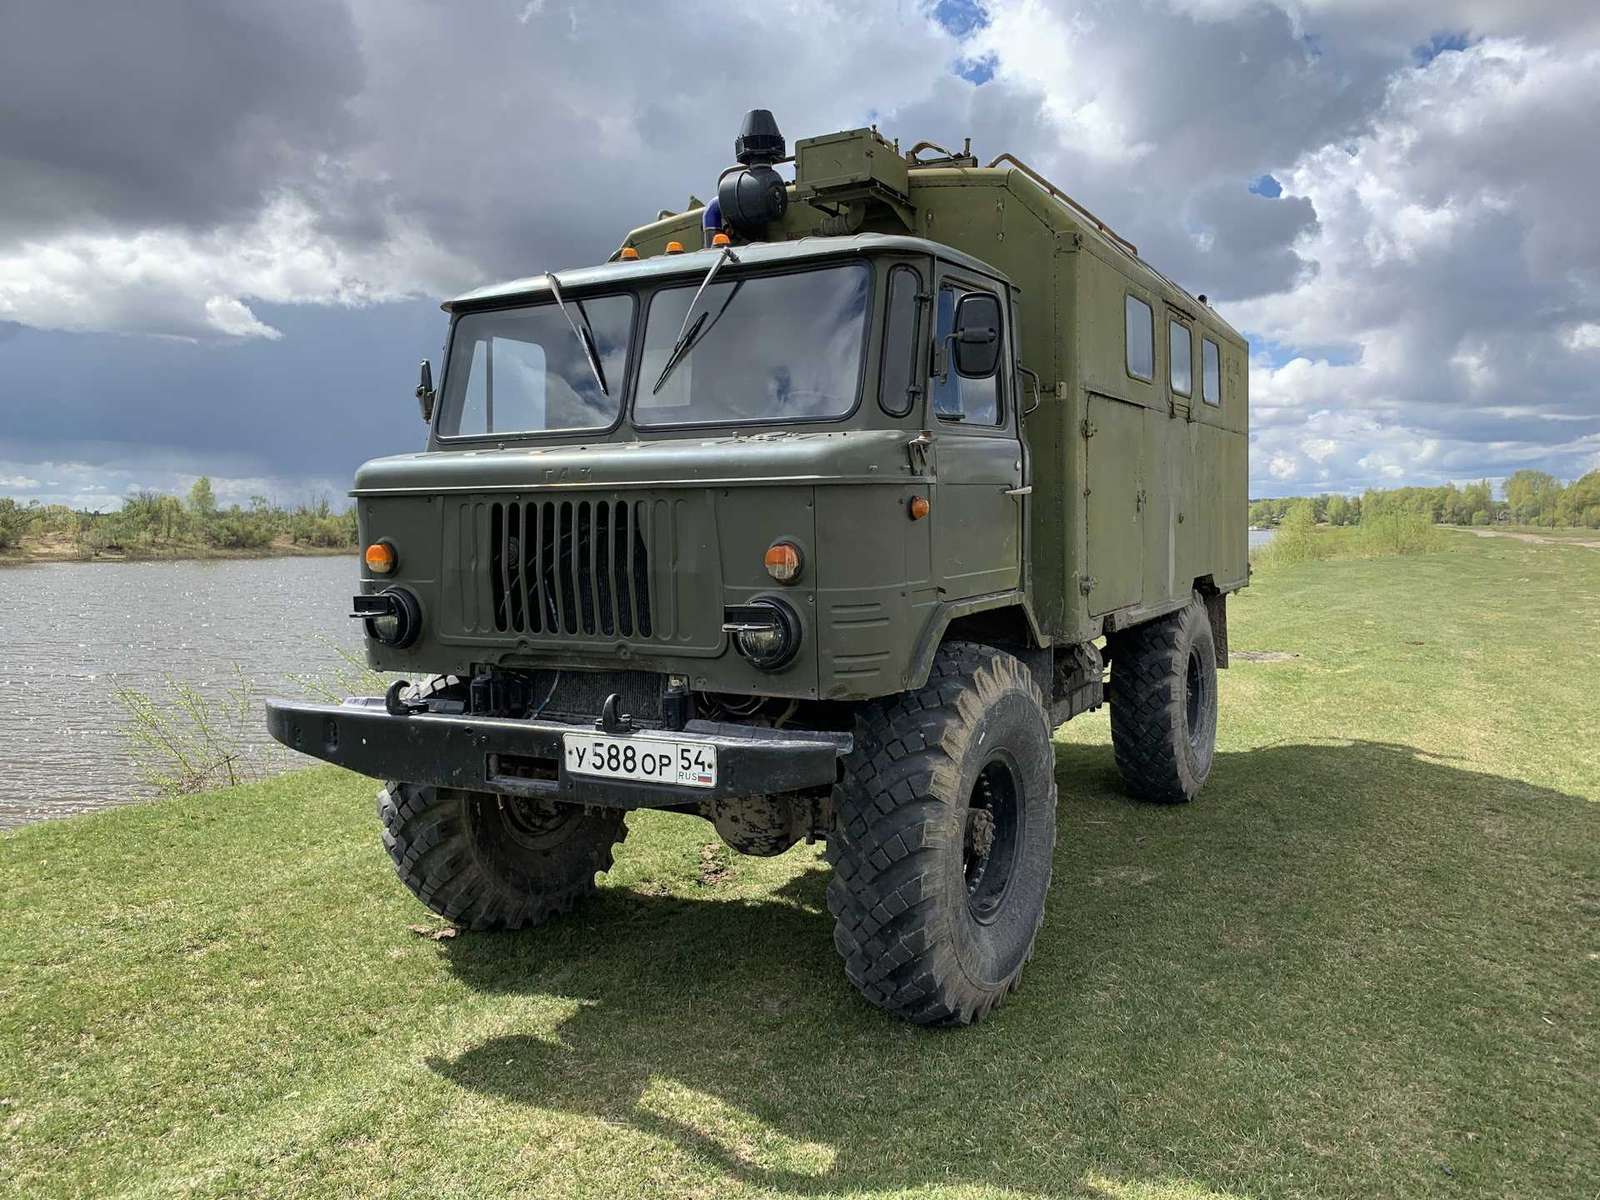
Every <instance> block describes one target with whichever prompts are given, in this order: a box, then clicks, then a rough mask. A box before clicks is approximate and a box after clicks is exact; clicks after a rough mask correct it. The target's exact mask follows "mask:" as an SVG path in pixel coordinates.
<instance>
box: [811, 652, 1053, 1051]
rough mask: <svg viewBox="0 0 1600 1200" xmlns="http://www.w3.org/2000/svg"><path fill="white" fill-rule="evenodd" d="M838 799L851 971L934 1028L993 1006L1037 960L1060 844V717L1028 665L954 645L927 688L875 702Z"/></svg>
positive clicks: (861, 723) (840, 935)
mask: <svg viewBox="0 0 1600 1200" xmlns="http://www.w3.org/2000/svg"><path fill="white" fill-rule="evenodd" d="M996 764H998V766H996ZM997 781H998V782H997ZM1007 788H1009V789H1011V795H1012V798H1011V801H1010V802H1009V803H1007V802H1004V801H1003V800H996V799H995V796H996V795H1002V794H1003V793H1005V791H1006V789H1007ZM985 797H987V799H985ZM835 807H836V817H835V824H834V828H833V830H832V831H831V832H830V835H829V837H828V860H829V862H830V863H832V865H833V879H832V880H831V881H830V882H829V885H828V908H829V910H830V911H831V912H832V913H833V917H834V930H833V940H834V945H835V946H836V947H837V949H838V951H839V954H840V955H841V956H842V957H843V959H844V968H845V974H846V976H848V978H849V979H850V982H851V983H853V984H854V985H855V986H856V988H857V989H859V990H860V992H861V994H862V995H863V996H865V997H866V998H867V1000H869V1001H870V1002H871V1003H873V1004H875V1005H877V1006H878V1007H879V1008H882V1009H885V1010H887V1011H889V1012H892V1013H895V1014H896V1015H898V1016H901V1017H904V1018H906V1019H908V1020H911V1021H914V1022H916V1023H918V1024H923V1025H937V1024H961V1025H964V1024H967V1023H969V1022H972V1021H976V1020H979V1019H981V1018H982V1017H984V1016H985V1015H987V1014H988V1013H989V1012H990V1011H991V1010H992V1009H994V1007H995V1006H996V1005H998V1004H999V1003H1000V1002H1001V1001H1003V1000H1004V999H1005V997H1006V996H1007V995H1008V994H1009V993H1010V992H1011V991H1012V990H1013V989H1014V988H1015V987H1016V986H1017V983H1018V981H1019V980H1020V979H1021V977H1022V969H1023V967H1024V965H1025V964H1026V963H1027V961H1028V959H1029V958H1030V957H1032V954H1033V945H1034V940H1035V938H1036V937H1037V935H1038V932H1039V927H1040V925H1041V924H1042V922H1043V920H1044V901H1045V894H1046V892H1048V891H1049V888H1050V870H1051V860H1052V857H1053V852H1054V847H1055V815H1056V812H1055V810H1056V783H1055V754H1054V751H1053V749H1052V747H1051V743H1050V721H1049V717H1048V716H1047V715H1046V710H1045V703H1044V697H1043V695H1041V693H1040V691H1039V687H1038V685H1037V684H1036V683H1035V682H1034V680H1033V677H1032V675H1031V674H1030V673H1029V671H1028V669H1027V668H1026V667H1024V666H1023V664H1022V663H1021V662H1019V661H1018V660H1017V659H1016V658H1014V657H1012V656H1011V655H1009V654H1006V653H1004V652H1002V651H999V650H995V649H992V648H990V647H988V646H982V645H978V644H975V643H971V642H950V643H947V644H946V645H945V646H943V647H942V648H941V649H940V651H939V653H938V656H937V657H936V658H935V659H934V664H933V670H932V672H931V674H930V675H929V677H928V682H927V683H926V684H925V685H924V686H923V687H922V688H920V689H919V690H917V691H915V692H908V693H905V694H903V695H899V696H892V697H887V698H885V699H883V700H879V701H875V702H873V703H872V704H869V705H866V706H864V707H863V708H862V710H861V712H860V714H859V716H858V719H857V722H856V744H855V749H854V750H853V751H852V752H851V753H850V755H848V756H847V758H846V760H845V778H844V781H843V783H842V784H841V785H840V788H839V793H838V796H837V799H836V806H835ZM969 808H970V809H971V811H972V814H973V815H972V816H969ZM980 808H986V810H987V811H990V813H991V820H990V821H989V839H990V840H989V845H990V847H991V849H990V850H989V851H988V852H985V853H983V854H981V856H980V855H979V854H978V852H977V851H976V849H975V845H974V840H975V835H974V830H975V828H978V827H980V826H981V820H980V819H979V818H980V815H981V814H980V813H979V809H980ZM1003 812H1011V813H1012V815H1013V819H1012V820H1011V821H1010V826H1011V831H1010V835H1009V836H1010V841H1009V843H1007V842H1004V840H1003V835H1002V834H1001V833H1000V832H999V831H1001V830H1002V829H1003V828H1004V824H1003V823H1002V819H1001V817H1000V816H999V815H998V814H1001V813H1003ZM980 840H981V839H980ZM1002 850H1005V854H1003V855H1002V853H1001V852H1002ZM991 855H994V856H996V857H992V858H991ZM994 870H1003V872H1004V873H1003V875H994V876H990V875H988V874H987V872H988V871H994ZM974 871H976V872H977V874H978V879H977V880H976V882H974V880H973V878H972V875H973V872H974Z"/></svg>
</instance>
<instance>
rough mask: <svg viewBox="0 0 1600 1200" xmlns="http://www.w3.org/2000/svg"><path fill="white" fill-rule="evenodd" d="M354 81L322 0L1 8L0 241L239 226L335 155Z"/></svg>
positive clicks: (336, 13)
mask: <svg viewBox="0 0 1600 1200" xmlns="http://www.w3.org/2000/svg"><path fill="white" fill-rule="evenodd" d="M363 77H364V65H363V60H362V56H361V54H360V50H359V46H358V43H357V40H356V31H355V27H354V25H353V23H352V21H351V19H350V15H349V13H348V12H347V11H346V10H345V8H344V7H343V6H341V5H338V4H330V3H323V2H319V0H271V2H270V3H260V2H258V0H193V2H183V0H140V2H139V3H135V4H106V3H96V2H93V0H50V2H48V3H43V2H40V3H31V2H28V0H22V2H21V3H15V4H9V5H7V6H6V13H5V17H4V20H3V24H0V177H3V178H4V179H5V201H4V204H3V205H0V237H4V236H11V237H16V236H39V235H41V234H45V233H49V232H54V231H58V230H69V229H77V228H82V227H85V226H88V227H96V226H103V225H109V226H113V227H143V226H149V225H157V226H168V225H183V226H188V227H190V228H195V229H205V228H210V227H213V226H215V225H219V224H225V223H228V222H231V221H235V220H239V219H245V218H248V217H250V216H251V215H253V214H254V213H255V212H256V211H257V210H258V209H259V208H260V206H261V202H262V199H263V197H264V196H265V195H267V194H269V193H271V192H272V191H274V190H275V189H278V188H281V187H283V186H285V185H286V184H290V185H292V184H295V183H299V182H303V181H306V180H309V179H311V178H312V177H313V176H314V175H315V174H316V171H317V163H318V161H319V159H321V158H322V157H323V156H326V155H330V154H336V153H338V152H339V151H340V150H341V149H342V148H343V147H344V146H346V145H347V144H348V141H349V139H350V137H351V136H352V133H353V127H352V123H351V121H350V118H349V115H348V112H347V109H346V106H347V104H348V102H349V101H350V99H351V98H352V97H354V96H355V95H357V94H358V93H359V92H360V90H361V87H362V84H363Z"/></svg>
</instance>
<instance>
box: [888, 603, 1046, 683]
mask: <svg viewBox="0 0 1600 1200" xmlns="http://www.w3.org/2000/svg"><path fill="white" fill-rule="evenodd" d="M952 641H962V642H977V643H979V644H980V645H984V646H992V647H993V648H994V649H996V650H1004V651H1006V652H1007V653H1010V654H1014V655H1016V656H1017V657H1018V658H1020V659H1022V660H1023V661H1024V662H1027V663H1029V664H1030V665H1032V662H1033V660H1034V659H1035V658H1037V656H1038V652H1039V651H1041V650H1044V649H1047V648H1048V647H1049V646H1050V639H1049V638H1047V637H1046V636H1045V634H1044V631H1043V629H1041V628H1040V626H1039V620H1038V617H1037V616H1036V615H1035V614H1034V612H1033V608H1032V606H1031V605H1030V604H1028V602H1027V600H1026V599H1024V598H1023V597H1021V596H1019V595H1017V594H1014V593H1013V594H1007V595H1003V596H979V597H976V598H975V599H972V600H965V601H962V602H960V603H957V604H946V605H944V606H943V607H942V608H941V609H940V610H939V612H938V614H937V615H936V616H935V617H934V618H933V619H932V620H930V621H929V622H928V627H927V628H926V629H925V630H923V633H922V636H921V638H919V639H918V641H917V646H916V651H915V653H914V654H913V656H912V659H911V669H910V671H909V672H908V673H907V676H906V687H907V689H908V690H913V691H914V690H915V689H917V688H920V687H922V686H923V685H924V684H925V683H927V682H928V676H929V674H930V673H931V672H932V671H933V660H934V656H935V655H936V654H938V653H939V647H941V646H943V645H944V644H945V643H947V642H952Z"/></svg>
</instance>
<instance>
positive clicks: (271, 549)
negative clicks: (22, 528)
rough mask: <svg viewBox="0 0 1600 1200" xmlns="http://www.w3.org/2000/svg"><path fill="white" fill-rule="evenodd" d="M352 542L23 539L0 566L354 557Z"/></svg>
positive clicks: (2, 556) (0, 557)
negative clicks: (119, 545) (81, 544)
mask: <svg viewBox="0 0 1600 1200" xmlns="http://www.w3.org/2000/svg"><path fill="white" fill-rule="evenodd" d="M355 554H356V547H354V546H297V545H293V544H284V545H272V546H265V547H261V548H259V549H249V550H235V549H227V548H224V547H220V546H173V547H170V548H161V549H137V550H123V551H117V552H110V551H103V550H102V551H92V550H91V551H85V550H80V549H79V548H78V547H77V546H75V545H71V544H62V543H52V542H39V541H34V540H33V539H31V538H25V539H23V542H22V544H21V545H20V546H15V547H13V548H12V549H10V550H0V567H31V566H38V565H39V564H41V563H137V562H209V561H213V560H219V559H220V560H237V559H260V558H332V557H337V556H339V555H348V556H350V557H354V556H355Z"/></svg>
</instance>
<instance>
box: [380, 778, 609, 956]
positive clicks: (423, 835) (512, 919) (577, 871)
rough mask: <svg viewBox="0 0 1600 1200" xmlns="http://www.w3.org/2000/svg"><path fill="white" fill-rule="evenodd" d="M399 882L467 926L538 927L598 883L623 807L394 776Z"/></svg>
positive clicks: (385, 818) (390, 814) (391, 831)
mask: <svg viewBox="0 0 1600 1200" xmlns="http://www.w3.org/2000/svg"><path fill="white" fill-rule="evenodd" d="M378 817H379V819H380V820H381V821H382V822H383V845H384V848H385V849H386V850H388V852H389V857H390V858H391V859H393V860H394V869H395V874H397V875H398V876H399V877H400V882H401V883H403V884H405V885H406V887H407V888H409V889H410V890H411V893H412V894H413V895H414V896H416V898H417V899H418V900H421V901H422V902H423V903H424V904H426V905H427V906H428V907H429V908H431V909H432V910H433V911H434V912H436V913H438V914H439V915H440V916H441V917H446V918H448V919H449V920H451V921H454V922H455V923H456V924H457V925H460V926H461V927H462V928H464V929H475V930H478V929H522V928H525V927H527V926H529V925H538V924H540V923H542V922H544V921H546V920H548V919H549V918H550V917H552V916H555V915H556V914H558V913H564V912H567V911H568V910H569V909H571V907H572V905H573V904H574V903H575V902H576V901H578V900H580V899H582V898H583V897H585V896H588V895H591V894H592V893H593V892H594V891H595V890H596V889H595V875H596V874H597V873H598V872H601V871H605V870H608V869H609V868H610V867H611V849H612V847H613V846H614V845H616V844H617V843H618V842H620V841H622V839H623V838H625V837H626V836H627V832H628V831H627V828H626V827H625V826H624V825H623V823H622V812H621V810H619V809H583V808H578V807H575V806H572V805H565V804H543V803H539V802H536V801H532V800H520V799H517V798H515V797H511V796H497V795H492V794H490V793H488V792H466V791H458V790H455V789H452V788H436V787H423V786H421V785H419V784H414V783H391V784H389V786H388V787H386V788H384V789H383V791H381V792H379V793H378Z"/></svg>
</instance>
